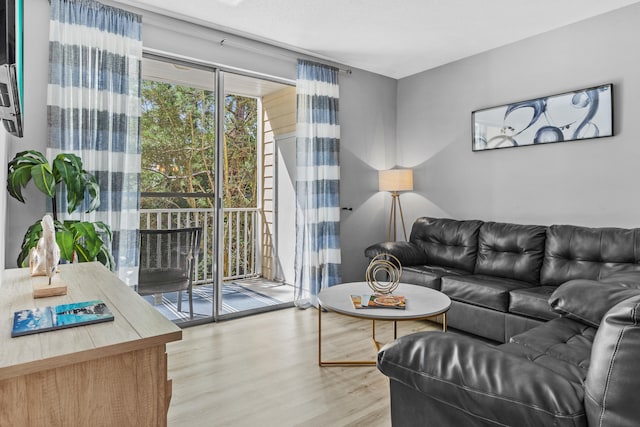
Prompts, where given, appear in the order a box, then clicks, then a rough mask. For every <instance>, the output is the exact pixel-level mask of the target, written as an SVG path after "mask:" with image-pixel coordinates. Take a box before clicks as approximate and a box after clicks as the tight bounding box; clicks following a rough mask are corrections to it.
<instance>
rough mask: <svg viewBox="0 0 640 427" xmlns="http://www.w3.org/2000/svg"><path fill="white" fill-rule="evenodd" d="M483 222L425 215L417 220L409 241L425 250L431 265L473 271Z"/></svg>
mask: <svg viewBox="0 0 640 427" xmlns="http://www.w3.org/2000/svg"><path fill="white" fill-rule="evenodd" d="M481 225H482V221H477V220H467V221H457V220H454V219H447V218H427V217H422V218H418V219H417V220H416V221H415V222H414V223H413V227H412V229H411V237H410V238H409V240H410V241H411V242H412V243H415V244H416V245H418V246H420V247H421V248H423V249H424V251H425V253H426V254H427V262H428V263H429V264H432V265H441V266H446V267H452V268H459V269H461V270H465V271H468V272H472V271H473V269H474V266H475V264H476V254H477V251H478V231H479V230H480V226H481Z"/></svg>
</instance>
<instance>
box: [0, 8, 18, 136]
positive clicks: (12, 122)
mask: <svg viewBox="0 0 640 427" xmlns="http://www.w3.org/2000/svg"><path fill="white" fill-rule="evenodd" d="M22 2H23V0H0V120H2V124H3V125H4V128H5V129H6V130H7V132H9V133H10V134H12V135H15V136H18V137H22V108H21V105H22V104H21V100H22V99H23V82H22V53H23V52H22V10H23V9H22Z"/></svg>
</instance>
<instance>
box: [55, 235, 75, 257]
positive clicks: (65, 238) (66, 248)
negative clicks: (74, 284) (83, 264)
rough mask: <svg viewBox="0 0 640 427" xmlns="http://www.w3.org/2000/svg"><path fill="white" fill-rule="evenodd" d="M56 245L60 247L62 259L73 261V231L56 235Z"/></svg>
mask: <svg viewBox="0 0 640 427" xmlns="http://www.w3.org/2000/svg"><path fill="white" fill-rule="evenodd" d="M56 243H57V244H58V246H59V247H60V258H62V259H65V260H67V261H69V262H72V261H73V251H74V246H75V245H74V238H73V231H71V230H64V231H58V232H57V233H56Z"/></svg>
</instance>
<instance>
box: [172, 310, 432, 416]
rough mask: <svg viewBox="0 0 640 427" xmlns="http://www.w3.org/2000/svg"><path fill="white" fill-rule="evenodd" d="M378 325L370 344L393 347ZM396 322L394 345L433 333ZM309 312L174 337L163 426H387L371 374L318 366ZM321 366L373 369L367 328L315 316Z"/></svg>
mask: <svg viewBox="0 0 640 427" xmlns="http://www.w3.org/2000/svg"><path fill="white" fill-rule="evenodd" d="M391 325H392V324H391V323H390V322H377V323H376V333H377V338H378V340H379V341H383V342H386V341H390V340H391V339H392V333H393V332H392V327H391ZM439 328H440V325H436V324H433V323H430V322H424V321H420V322H413V321H412V322H399V323H398V335H405V334H408V333H411V332H415V331H421V330H429V329H439ZM317 334H318V312H317V310H315V309H309V310H298V309H296V308H289V309H283V310H278V311H275V312H270V313H264V314H259V315H255V316H250V317H246V318H242V319H234V320H228V321H223V322H219V323H215V324H209V325H202V326H196V327H192V328H187V329H184V330H183V339H182V341H180V342H177V343H170V344H169V345H168V353H169V377H170V378H172V379H173V397H172V399H171V406H170V408H169V426H170V427H178V426H225V427H226V426H261V427H263V426H264V427H267V426H278V427H280V426H310V427H313V426H332V427H333V426H367V427H375V426H389V425H391V423H390V415H389V390H388V386H389V385H388V380H387V378H386V377H385V376H384V375H382V374H381V373H380V372H379V371H378V370H377V368H376V367H373V366H372V367H323V368H320V367H319V366H318V341H317V339H318V335H317ZM322 336H323V359H325V360H326V359H345V358H354V359H371V360H375V355H376V352H375V347H374V346H373V343H372V341H371V321H367V320H360V319H354V318H350V317H346V316H341V315H338V314H335V313H323V315H322Z"/></svg>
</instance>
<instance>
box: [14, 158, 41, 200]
mask: <svg viewBox="0 0 640 427" xmlns="http://www.w3.org/2000/svg"><path fill="white" fill-rule="evenodd" d="M38 165H47V166H48V165H49V163H48V162H47V159H46V158H45V157H44V155H43V154H42V153H40V152H38V151H33V150H30V151H21V152H19V153H18V154H16V155H15V157H14V158H13V159H12V160H11V161H10V162H9V171H8V174H7V189H8V191H9V195H11V197H13V198H15V199H17V200H19V201H21V202H23V203H24V197H23V196H22V189H21V187H26V186H27V184H28V183H29V181H30V180H31V169H32V168H33V167H34V166H38ZM46 194H48V193H46Z"/></svg>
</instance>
